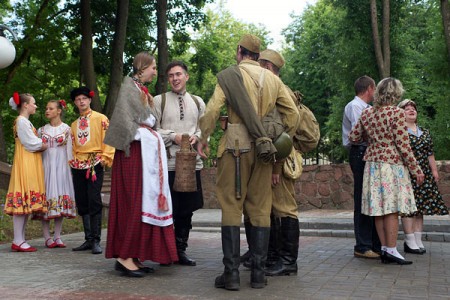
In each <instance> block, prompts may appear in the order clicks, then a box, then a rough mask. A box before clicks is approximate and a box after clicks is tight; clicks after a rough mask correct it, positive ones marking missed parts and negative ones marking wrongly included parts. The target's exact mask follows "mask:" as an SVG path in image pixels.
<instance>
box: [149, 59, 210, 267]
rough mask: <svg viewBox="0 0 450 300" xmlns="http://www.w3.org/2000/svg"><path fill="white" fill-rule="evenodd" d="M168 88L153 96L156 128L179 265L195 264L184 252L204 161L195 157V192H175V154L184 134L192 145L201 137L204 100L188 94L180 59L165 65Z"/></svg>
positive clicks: (200, 203) (199, 198) (198, 201)
mask: <svg viewBox="0 0 450 300" xmlns="http://www.w3.org/2000/svg"><path fill="white" fill-rule="evenodd" d="M166 73H167V76H168V78H169V84H170V87H171V91H170V92H167V93H165V94H161V95H158V96H156V97H155V98H154V103H155V108H154V109H155V114H156V118H157V123H156V127H157V131H158V132H159V134H161V136H162V138H163V140H164V143H165V146H166V149H167V164H168V169H169V186H170V191H171V196H172V206H173V222H174V228H175V238H176V245H177V252H178V257H179V261H178V263H179V264H180V265H186V266H195V265H196V262H195V260H192V259H190V258H189V257H188V256H187V255H186V248H187V246H188V239H189V231H190V230H191V228H192V216H193V212H194V211H196V210H197V209H199V208H202V207H203V195H202V186H201V179H200V170H201V169H202V168H203V162H202V160H201V159H200V156H198V155H197V159H196V167H195V170H196V171H195V173H196V181H197V190H196V191H195V192H177V191H175V190H174V188H173V185H174V181H175V157H176V152H177V151H179V150H180V144H181V137H182V135H183V133H187V134H189V142H190V144H191V145H192V146H193V147H194V146H195V144H196V143H197V141H198V139H199V137H200V128H199V126H198V120H199V119H200V117H201V116H202V115H203V114H204V112H205V103H204V102H203V99H202V98H200V97H198V96H194V95H191V94H189V93H188V92H187V91H186V83H187V81H188V80H189V74H188V67H187V66H186V64H185V63H184V62H182V61H173V62H171V63H170V64H169V65H168V66H167V68H166Z"/></svg>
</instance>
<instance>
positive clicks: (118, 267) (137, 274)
mask: <svg viewBox="0 0 450 300" xmlns="http://www.w3.org/2000/svg"><path fill="white" fill-rule="evenodd" d="M114 269H116V271H119V272H120V273H121V275H122V276H128V277H143V276H144V273H143V272H142V271H141V270H140V269H139V270H130V269H127V268H126V267H125V266H124V265H122V264H121V263H120V262H118V261H117V260H116V265H115V266H114Z"/></svg>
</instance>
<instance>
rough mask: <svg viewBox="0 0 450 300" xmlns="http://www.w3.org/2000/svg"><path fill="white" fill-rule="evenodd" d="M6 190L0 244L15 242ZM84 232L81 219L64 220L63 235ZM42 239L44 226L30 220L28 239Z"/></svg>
mask: <svg viewBox="0 0 450 300" xmlns="http://www.w3.org/2000/svg"><path fill="white" fill-rule="evenodd" d="M5 195H6V191H5V190H0V202H1V203H0V244H4V243H10V242H11V241H12V240H13V237H14V235H13V234H14V232H13V222H12V217H11V216H9V215H7V214H5V213H4V211H3V208H4V205H5ZM103 219H104V220H103V227H105V223H106V220H105V219H106V218H103ZM80 231H83V223H82V221H81V218H80V217H77V218H75V219H64V222H63V228H62V232H61V234H62V235H64V234H69V233H74V232H80ZM50 232H51V233H53V222H50ZM40 237H42V225H41V221H39V220H30V219H29V220H28V223H27V228H26V239H27V240H31V239H35V238H40Z"/></svg>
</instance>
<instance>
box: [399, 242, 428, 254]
mask: <svg viewBox="0 0 450 300" xmlns="http://www.w3.org/2000/svg"><path fill="white" fill-rule="evenodd" d="M403 250H405V252H406V253H412V254H420V255H422V254H424V253H425V252H422V251H421V250H420V249H411V248H409V246H408V244H407V243H406V242H405V243H403Z"/></svg>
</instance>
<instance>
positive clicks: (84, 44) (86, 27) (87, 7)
mask: <svg viewBox="0 0 450 300" xmlns="http://www.w3.org/2000/svg"><path fill="white" fill-rule="evenodd" d="M80 10H81V11H80V12H81V20H80V23H81V46H80V63H81V82H82V83H85V84H86V86H87V87H88V88H90V89H91V90H92V91H94V92H95V95H94V98H92V102H91V108H92V109H93V110H95V111H98V112H101V111H102V104H101V103H100V97H99V95H98V88H97V82H96V78H95V71H94V54H93V52H92V21H91V1H90V0H80Z"/></svg>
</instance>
